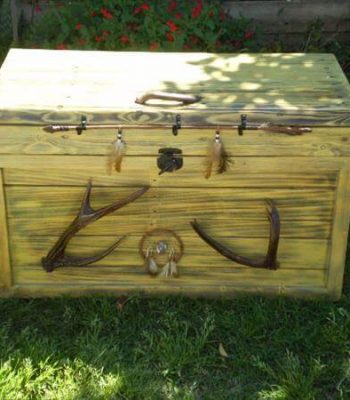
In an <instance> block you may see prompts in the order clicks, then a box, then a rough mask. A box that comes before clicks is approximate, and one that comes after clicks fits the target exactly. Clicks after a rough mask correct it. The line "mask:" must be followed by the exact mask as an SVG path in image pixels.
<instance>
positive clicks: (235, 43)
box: [233, 40, 243, 49]
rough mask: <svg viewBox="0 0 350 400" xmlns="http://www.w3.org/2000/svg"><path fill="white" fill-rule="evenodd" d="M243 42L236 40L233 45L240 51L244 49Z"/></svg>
mask: <svg viewBox="0 0 350 400" xmlns="http://www.w3.org/2000/svg"><path fill="white" fill-rule="evenodd" d="M242 44H243V43H242V40H235V41H234V42H233V45H234V46H235V48H236V49H240V48H242Z"/></svg>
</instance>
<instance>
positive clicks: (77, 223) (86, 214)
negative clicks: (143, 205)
mask: <svg viewBox="0 0 350 400" xmlns="http://www.w3.org/2000/svg"><path fill="white" fill-rule="evenodd" d="M91 188H92V183H91V180H90V181H89V182H88V185H87V188H86V191H85V194H84V197H83V201H82V204H81V207H80V211H79V213H78V215H77V216H76V218H75V219H74V220H73V221H72V222H71V224H70V225H69V226H68V228H67V229H66V230H65V231H64V232H63V233H62V235H61V236H60V238H59V239H58V240H57V242H56V243H55V244H54V246H53V247H52V249H51V250H50V251H49V253H48V254H47V256H46V257H43V258H42V260H41V264H42V266H43V268H44V269H45V270H46V271H47V272H52V271H53V270H54V269H56V268H59V267H68V266H72V267H80V266H83V265H88V264H92V263H94V262H96V261H99V260H101V259H102V258H104V257H106V256H107V255H108V254H110V253H111V252H112V251H113V250H114V249H115V248H116V247H117V246H118V245H119V243H120V242H121V241H122V240H123V239H124V237H125V236H123V237H121V238H120V239H118V240H117V242H115V243H114V244H112V246H110V247H109V248H108V249H107V250H105V251H104V252H102V253H101V254H98V255H95V256H91V257H77V256H69V255H66V254H65V250H66V247H67V245H68V243H69V242H70V240H71V239H72V238H73V236H74V235H75V234H76V233H78V232H79V231H80V230H81V229H83V228H85V227H86V226H87V225H90V224H92V223H94V222H95V221H97V220H98V219H100V218H102V217H104V216H105V215H108V214H110V213H112V212H113V211H116V210H118V209H119V208H122V207H124V206H126V205H127V204H129V203H131V202H133V201H135V200H136V199H138V198H139V197H140V196H142V195H143V194H144V193H146V192H147V190H148V189H149V187H148V186H145V187H143V188H141V189H139V190H137V191H136V192H134V193H132V194H130V195H129V196H128V197H126V198H124V199H121V200H118V201H116V202H114V203H113V204H111V205H109V206H106V207H103V208H100V209H98V210H94V209H92V208H91V205H90V194H91Z"/></svg>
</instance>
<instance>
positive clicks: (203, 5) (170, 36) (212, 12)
mask: <svg viewBox="0 0 350 400" xmlns="http://www.w3.org/2000/svg"><path fill="white" fill-rule="evenodd" d="M29 41H30V43H31V44H33V45H34V46H42V47H53V48H59V49H64V48H73V49H74V48H97V49H107V50H133V49H137V50H170V51H171V50H173V51H175V50H177V51H179V50H182V51H191V50H192V51H196V50H205V51H237V50H240V49H243V48H247V49H251V50H254V49H257V42H256V37H255V31H254V30H253V28H252V27H251V22H250V21H249V20H247V19H245V18H243V17H241V18H237V19H234V20H233V19H232V18H230V17H229V16H228V15H227V14H225V12H224V11H223V9H222V8H221V5H220V2H219V1H217V0H215V1H209V0H196V1H193V2H185V1H176V0H168V1H163V0H153V1H145V2H143V3H142V2H140V1H139V0H97V1H91V0H82V1H79V2H77V1H75V2H67V3H59V2H57V1H54V2H50V6H49V9H48V11H46V12H45V13H44V15H43V16H42V17H41V18H37V19H36V23H35V24H34V26H33V27H32V30H31V34H30V36H29Z"/></svg>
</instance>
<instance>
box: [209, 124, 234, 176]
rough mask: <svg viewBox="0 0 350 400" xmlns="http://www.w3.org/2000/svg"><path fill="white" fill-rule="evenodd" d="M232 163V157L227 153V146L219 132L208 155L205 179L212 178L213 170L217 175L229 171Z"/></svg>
mask: <svg viewBox="0 0 350 400" xmlns="http://www.w3.org/2000/svg"><path fill="white" fill-rule="evenodd" d="M229 163H230V156H229V154H228V153H227V151H226V149H225V146H224V144H223V142H222V139H221V136H220V132H219V131H217V132H216V134H215V139H214V141H213V142H212V144H211V145H210V146H209V148H208V155H207V160H206V169H205V175H204V176H205V178H206V179H208V178H210V176H211V174H212V172H213V170H214V171H215V173H217V174H222V173H224V172H225V171H227V169H228V167H229Z"/></svg>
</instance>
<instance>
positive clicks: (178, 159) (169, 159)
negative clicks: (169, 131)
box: [157, 147, 183, 175]
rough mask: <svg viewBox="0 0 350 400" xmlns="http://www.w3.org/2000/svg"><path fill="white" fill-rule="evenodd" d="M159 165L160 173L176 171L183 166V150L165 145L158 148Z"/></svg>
mask: <svg viewBox="0 0 350 400" xmlns="http://www.w3.org/2000/svg"><path fill="white" fill-rule="evenodd" d="M158 153H159V154H160V155H159V156H158V158H157V166H158V168H159V169H160V171H159V175H162V174H164V172H174V171H176V170H178V169H180V168H182V166H183V158H182V150H180V149H175V148H171V147H164V148H162V149H159V150H158Z"/></svg>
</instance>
